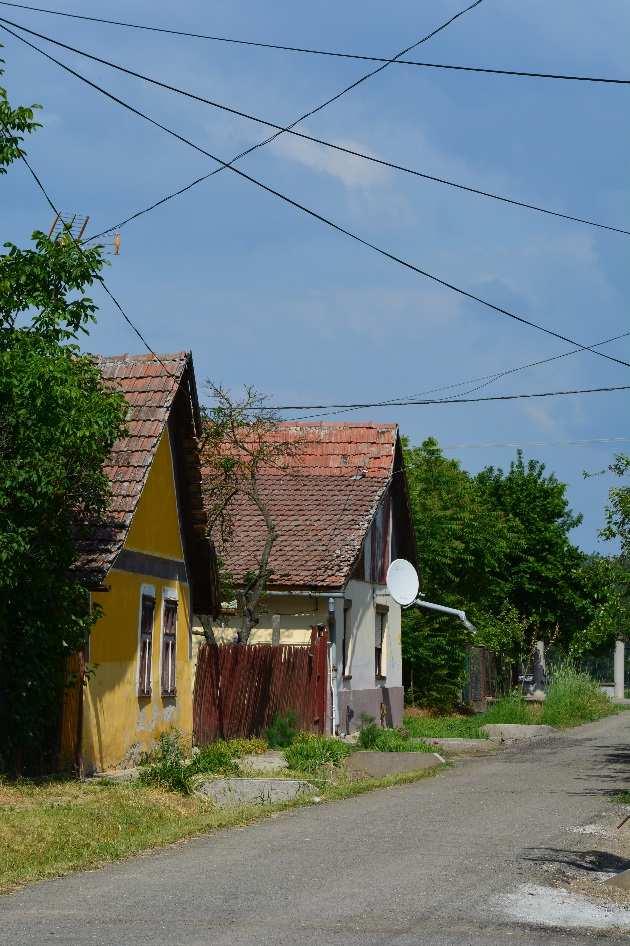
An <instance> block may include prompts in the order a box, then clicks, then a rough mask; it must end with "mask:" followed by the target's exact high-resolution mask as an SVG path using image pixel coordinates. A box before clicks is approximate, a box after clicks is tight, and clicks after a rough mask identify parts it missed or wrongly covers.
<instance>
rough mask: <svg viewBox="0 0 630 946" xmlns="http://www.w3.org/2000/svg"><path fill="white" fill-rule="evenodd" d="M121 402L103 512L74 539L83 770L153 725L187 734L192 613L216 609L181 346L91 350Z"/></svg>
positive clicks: (115, 763)
mask: <svg viewBox="0 0 630 946" xmlns="http://www.w3.org/2000/svg"><path fill="white" fill-rule="evenodd" d="M99 367H100V369H101V372H102V375H103V377H104V379H105V380H106V381H107V382H108V383H110V384H111V385H112V386H113V387H115V388H117V389H118V390H120V391H122V393H123V394H124V395H125V398H126V400H127V402H128V404H129V417H128V422H127V431H128V433H127V435H126V436H125V437H124V438H123V439H121V440H120V441H119V442H118V443H117V444H116V445H115V447H114V450H113V452H112V456H111V459H110V462H109V465H108V466H107V467H106V470H105V471H106V473H107V476H108V478H109V480H110V484H111V493H112V497H111V509H110V512H111V515H110V517H109V521H108V523H107V525H106V526H104V527H103V528H101V529H100V530H99V532H98V533H97V534H96V535H94V536H93V538H92V539H91V540H90V542H89V543H88V544H87V545H86V546H85V547H84V549H83V558H82V566H83V569H84V571H85V573H86V575H87V576H88V580H89V584H90V587H91V588H92V589H93V590H92V591H91V600H92V606H93V607H98V608H99V609H100V612H101V613H100V616H99V618H98V620H97V621H96V624H95V625H94V628H93V630H92V635H91V639H90V643H89V649H88V652H87V654H86V666H87V671H88V673H87V682H86V685H85V687H84V688H83V697H82V706H81V707H80V710H79V714H78V719H77V727H78V733H80V736H79V742H80V745H79V747H78V748H79V752H78V755H79V756H81V757H82V762H83V767H84V769H85V771H86V772H94V771H107V770H108V769H113V768H116V767H124V766H127V765H133V764H134V763H135V762H136V761H137V760H138V758H139V756H140V754H141V753H142V752H143V751H144V750H146V749H148V748H150V747H151V745H152V744H153V743H154V742H155V740H156V739H157V738H158V736H159V735H160V733H162V732H164V731H165V730H167V729H169V728H170V727H173V726H174V727H177V729H179V730H180V731H181V732H182V733H183V734H184V736H185V737H186V738H187V739H189V740H190V739H192V725H193V720H192V689H193V679H192V676H193V661H192V636H191V633H192V614H193V612H197V611H206V612H207V611H211V612H215V611H216V601H217V594H216V574H217V570H216V561H215V556H214V551H213V548H212V545H211V543H210V542H209V541H208V539H207V537H206V519H205V514H204V510H203V502H202V496H201V489H200V471H199V458H198V453H197V437H198V436H199V434H200V431H201V419H200V414H199V405H198V400H197V390H196V385H195V376H194V370H193V364H192V356H191V355H190V353H186V352H181V353H178V354H175V355H162V356H160V358H159V359H158V358H156V357H154V356H137V355H134V356H130V355H120V356H115V357H111V358H102V359H99Z"/></svg>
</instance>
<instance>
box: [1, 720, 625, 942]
mask: <svg viewBox="0 0 630 946" xmlns="http://www.w3.org/2000/svg"><path fill="white" fill-rule="evenodd" d="M622 789H625V790H628V789H630V713H624V714H621V715H620V716H618V717H616V718H613V719H610V720H605V721H602V722H599V723H594V724H592V725H589V726H585V727H582V728H581V729H579V730H575V731H573V732H572V733H569V734H567V735H564V736H559V737H553V739H552V740H551V741H549V742H545V743H544V744H540V745H538V746H537V747H536V748H535V749H532V750H530V751H528V752H521V751H518V752H514V751H511V750H508V751H506V752H503V753H500V754H498V755H496V756H493V757H491V758H485V759H480V760H475V761H468V762H466V763H463V764H461V765H458V766H456V767H455V768H454V769H451V770H450V771H447V772H444V773H443V774H440V775H439V776H438V777H437V778H432V779H427V780H426V781H423V782H418V783H415V784H413V785H408V786H401V787H397V788H393V789H387V790H383V791H378V792H372V793H370V794H367V795H364V796H360V797H358V798H354V799H350V800H347V801H344V802H337V803H334V804H329V805H313V806H312V807H309V808H304V809H299V810H296V811H293V812H290V813H285V814H281V815H279V816H277V817H275V818H273V819H271V820H268V821H266V822H264V823H261V824H258V825H254V826H251V827H248V828H243V829H232V830H227V831H222V832H218V833H215V834H212V835H209V836H207V837H203V838H198V839H196V840H193V841H190V842H186V843H181V844H178V845H175V846H173V847H171V848H169V849H166V850H163V851H161V852H158V853H152V854H149V855H145V856H142V857H137V858H134V859H133V860H130V861H127V862H125V863H120V864H116V865H112V866H110V867H106V868H104V869H102V870H98V871H92V872H84V873H80V874H75V875H73V876H70V877H66V878H62V879H59V880H55V881H47V882H44V883H40V884H37V885H35V886H32V887H30V888H28V889H25V890H23V891H20V892H18V893H16V894H12V895H10V896H7V897H3V898H0V944H2V946H5V944H6V946H9V944H10V946H27V944H28V946H41V944H42V943H55V942H58V943H60V944H64V946H95V944H103V946H132V944H133V946H202V944H203V946H206V944H212V946H228V944H229V946H252V944H273V946H298V944H299V946H381V944H383V946H384V944H387V946H505V944H515V946H524V944H527V946H543V944H544V946H552V944H553V946H587V944H588V946H592V944H594V943H600V942H601V943H604V942H605V943H611V942H614V941H615V940H616V934H614V933H611V932H603V933H602V932H600V933H596V932H595V933H591V932H589V931H587V930H584V931H578V932H575V931H573V932H566V933H565V932H563V931H561V930H557V929H539V928H537V927H527V926H524V925H519V924H516V923H513V922H511V921H510V920H509V919H508V918H507V917H506V916H504V915H502V913H501V912H500V911H499V910H498V909H497V907H496V898H497V896H499V895H501V894H506V893H510V892H511V891H514V890H516V889H518V888H519V887H520V886H521V885H522V884H524V883H527V882H534V883H540V882H541V881H542V882H543V883H544V882H545V877H546V876H548V874H547V875H546V874H545V868H548V867H549V865H553V864H561V863H563V862H566V861H567V860H573V861H574V862H578V863H579V862H580V858H582V857H583V855H584V852H585V850H586V849H587V848H588V843H589V839H588V837H586V838H584V837H583V836H581V835H576V834H571V833H569V832H567V831H566V830H565V829H566V828H567V827H568V826H571V825H580V824H586V823H592V822H593V821H596V820H597V818H598V817H599V816H600V815H601V813H602V811H603V810H606V809H608V811H610V808H609V805H610V803H609V800H608V798H607V796H609V795H611V794H614V793H616V792H618V791H621V790H622ZM591 866H592V864H591ZM627 936H628V934H627V933H626V934H621V936H620V941H626V942H627Z"/></svg>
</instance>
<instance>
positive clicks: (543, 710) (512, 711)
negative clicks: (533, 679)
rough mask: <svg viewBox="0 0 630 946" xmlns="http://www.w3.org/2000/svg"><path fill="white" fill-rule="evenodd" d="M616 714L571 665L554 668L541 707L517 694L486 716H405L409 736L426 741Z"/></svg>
mask: <svg viewBox="0 0 630 946" xmlns="http://www.w3.org/2000/svg"><path fill="white" fill-rule="evenodd" d="M615 712H617V707H615V705H614V704H613V703H612V702H611V700H610V699H609V698H608V697H607V696H606V694H605V693H602V692H601V690H600V689H599V685H598V684H597V683H596V682H595V681H594V680H593V679H592V678H591V677H590V676H589V675H588V674H586V673H582V672H581V671H579V670H576V669H575V667H573V666H572V665H571V664H570V663H562V664H559V665H558V666H557V667H555V668H554V669H553V670H552V672H551V675H550V684H549V687H548V690H547V696H546V699H545V702H544V703H543V704H542V705H539V704H535V703H527V702H526V701H525V700H523V699H522V697H521V696H520V694H519V693H518V692H514V693H512V694H510V695H509V696H505V697H503V698H502V699H500V700H497V702H496V703H495V704H494V705H493V706H491V707H490V708H489V709H488V710H487V711H486V712H485V713H478V714H476V715H475V716H461V715H450V716H414V715H411V714H408V715H407V716H406V718H405V727H406V728H407V729H408V730H409V732H410V733H411V735H412V736H417V737H419V738H425V739H431V738H434V739H439V738H441V739H453V738H459V739H483V738H484V733H482V732H481V728H482V726H485V725H487V724H490V723H519V724H521V725H528V724H535V723H543V724H546V725H548V726H554V727H556V728H557V729H567V728H569V727H571V726H579V725H581V724H582V723H588V722H593V721H594V720H597V719H602V718H603V717H604V716H609V715H611V714H612V713H615Z"/></svg>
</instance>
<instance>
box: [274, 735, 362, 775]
mask: <svg viewBox="0 0 630 946" xmlns="http://www.w3.org/2000/svg"><path fill="white" fill-rule="evenodd" d="M349 754H350V747H349V746H348V745H346V743H345V742H341V740H339V739H334V738H333V737H332V736H316V735H313V734H312V733H299V735H297V736H296V737H295V738H294V740H293V742H292V743H291V745H290V746H289V747H288V748H286V749H285V751H284V756H285V759H286V760H287V763H288V766H289V768H290V769H293V770H294V771H296V772H307V773H313V772H316V771H317V769H319V768H321V767H322V766H324V765H331V766H337V765H340V764H341V762H342V761H343V760H344V759H345V758H346V756H347V755H349Z"/></svg>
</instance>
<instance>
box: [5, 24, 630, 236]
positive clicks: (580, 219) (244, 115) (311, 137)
mask: <svg viewBox="0 0 630 946" xmlns="http://www.w3.org/2000/svg"><path fill="white" fill-rule="evenodd" d="M0 22H3V23H9V24H10V25H11V26H14V27H15V28H16V29H19V30H21V31H23V32H24V33H28V34H30V35H31V36H37V37H38V38H39V39H43V40H45V41H46V42H48V43H52V44H53V45H55V46H60V47H61V48H62V49H67V50H69V51H70V52H72V53H76V54H77V55H79V56H83V57H84V58H86V59H90V60H92V61H93V62H99V63H101V64H102V65H105V66H108V67H109V68H110V69H115V70H116V71H118V72H122V73H124V74H125V75H128V76H133V77H134V78H136V79H141V80H142V81H144V82H149V83H150V84H151V85H155V86H158V88H161V89H166V90H167V91H169V92H174V93H175V94H176V95H182V96H184V97H185V98H188V99H192V100H193V101H195V102H200V103H202V104H203V105H209V106H210V107H211V108H216V109H219V110H220V111H223V112H228V113H229V114H231V115H237V116H238V117H239V118H245V119H247V120H248V121H252V122H255V123H256V124H258V125H265V126H266V127H267V128H275V129H276V130H277V131H280V132H282V133H286V134H289V135H292V136H294V137H296V138H302V139H303V140H305V141H312V142H314V143H315V144H318V145H322V146H323V147H325V148H330V149H332V150H334V151H340V152H342V153H343V154H349V155H352V156H353V157H355V158H360V159H362V160H364V161H370V162H371V163H372V164H377V165H380V166H381V167H386V168H390V169H392V170H395V171H402V172H403V173H405V174H411V175H413V176H414V177H420V178H422V179H424V180H428V181H433V182H434V183H438V184H446V185H447V186H448V187H454V188H455V189H456V190H461V191H466V192H468V193H470V194H477V195H478V196H481V197H489V198H491V199H492V200H498V201H500V202H501V203H505V204H511V205H513V206H515V207H522V208H524V209H526V210H534V211H536V212H537V213H542V214H547V215H549V216H552V217H559V218H561V219H563V220H570V221H572V222H574V223H582V224H586V225H587V226H591V227H597V228H598V229H600V230H609V231H612V232H613V233H622V234H624V235H626V236H630V230H625V229H623V228H622V227H613V226H610V225H608V224H605V223H598V222H597V221H595V220H590V219H588V218H585V217H577V216H574V215H572V214H566V213H562V212H561V211H558V210H550V209H548V208H546V207H540V206H538V205H536V204H530V203H527V202H526V201H522V200H516V199H514V198H512V197H505V196H504V195H501V194H494V193H492V192H491V191H486V190H482V189H480V188H477V187H469V186H467V185H465V184H460V183H458V182H457V181H450V180H448V179H447V178H443V177H437V176H436V175H434V174H427V173H426V172H424V171H419V170H417V169H416V168H410V167H406V166H405V165H401V164H397V163H395V162H393V161H387V160H385V159H383V158H377V157H375V156H374V155H371V154H366V153H365V152H362V151H357V150H356V149H355V148H348V147H346V146H344V145H338V144H334V143H333V142H331V141H326V140H324V139H323V138H317V137H315V136H314V135H307V134H305V133H304V132H300V131H295V130H294V129H293V128H291V127H288V128H285V127H284V126H283V125H279V124H277V123H276V122H272V121H268V120H266V119H264V118H261V117H260V116H258V115H252V114H250V113H249V112H244V111H243V110H242V109H238V108H233V107H232V106H229V105H225V104H224V103H222V102H217V101H215V100H214V99H209V98H206V97H205V96H203V95H197V94H196V93H194V92H190V91H188V90H187V89H181V88H179V87H178V86H174V85H170V84H169V83H167V82H162V81H161V80H159V79H155V78H153V77H152V76H148V75H146V74H145V73H142V72H137V71H136V70H135V69H129V68H128V67H126V66H122V65H120V63H116V62H112V61H111V60H110V59H104V58H103V57H101V56H97V55H95V54H93V53H88V52H86V51H85V50H83V49H79V48H77V47H76V46H70V45H69V44H68V43H63V42H61V41H60V40H56V39H53V38H52V37H51V36H47V35H46V34H44V33H38V32H37V31H36V30H31V29H27V27H25V26H22V24H19V23H14V22H13V21H12V20H7V19H5V18H4V17H0ZM216 173H217V172H216V170H215V171H213V172H212V174H216ZM210 176H212V175H211V174H209V175H206V176H205V177H201V178H197V179H196V181H195V182H194V183H195V184H198V183H200V182H201V181H202V180H204V179H205V178H206V177H210ZM131 219H135V215H134V217H132V218H128V219H127V220H124V221H121V222H120V223H118V224H116V226H113V227H109V228H108V229H107V230H103V231H101V232H100V233H97V234H95V235H94V236H92V237H90V240H95V239H99V237H102V236H105V235H106V234H107V233H109V232H111V231H112V230H119V229H120V228H121V227H122V226H124V225H125V224H126V223H129V222H130V220H131Z"/></svg>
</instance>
